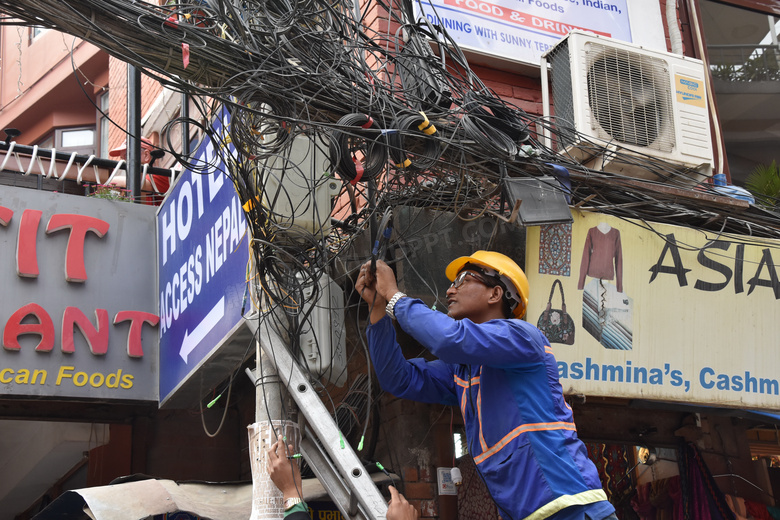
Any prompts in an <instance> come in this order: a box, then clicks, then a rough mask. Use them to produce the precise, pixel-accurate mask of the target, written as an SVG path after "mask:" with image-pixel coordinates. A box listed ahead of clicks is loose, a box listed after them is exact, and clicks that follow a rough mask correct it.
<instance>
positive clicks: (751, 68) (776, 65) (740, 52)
mask: <svg viewBox="0 0 780 520" xmlns="http://www.w3.org/2000/svg"><path fill="white" fill-rule="evenodd" d="M707 52H708V54H709V60H710V70H711V71H712V76H713V77H714V78H715V79H721V80H725V81H744V82H748V81H778V80H780V49H778V47H777V46H776V45H709V46H707Z"/></svg>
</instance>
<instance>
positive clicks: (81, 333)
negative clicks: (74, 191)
mask: <svg viewBox="0 0 780 520" xmlns="http://www.w3.org/2000/svg"><path fill="white" fill-rule="evenodd" d="M153 234H154V208H153V207H151V206H143V205H138V204H131V203H128V202H120V201H108V200H101V199H96V198H90V197H78V196H73V195H66V194H62V193H52V192H42V191H37V190H30V189H22V188H13V187H3V189H2V190H0V262H2V264H1V265H2V268H1V269H0V279H2V288H3V291H2V292H3V298H2V301H0V326H2V343H3V350H2V352H1V353H0V394H2V395H13V396H36V397H57V398H63V397H72V398H79V399H101V400H105V399H109V400H113V399H120V400H148V401H156V400H157V390H156V386H155V384H154V383H155V382H156V380H157V338H156V332H157V331H156V327H157V323H158V317H157V313H156V312H155V283H154V282H155V280H154V240H152V239H151V237H152V236H153Z"/></svg>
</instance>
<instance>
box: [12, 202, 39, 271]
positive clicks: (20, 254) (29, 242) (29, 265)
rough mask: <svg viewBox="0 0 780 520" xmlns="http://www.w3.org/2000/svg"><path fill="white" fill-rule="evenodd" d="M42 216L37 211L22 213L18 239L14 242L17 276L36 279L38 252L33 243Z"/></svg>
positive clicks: (36, 237) (28, 210)
mask: <svg viewBox="0 0 780 520" xmlns="http://www.w3.org/2000/svg"><path fill="white" fill-rule="evenodd" d="M42 214H43V212H42V211H38V210H37V209H26V210H24V213H22V223H21V224H19V238H18V239H17V241H16V272H17V274H19V276H26V277H29V278H37V277H38V250H37V248H36V245H35V243H36V241H37V239H38V224H39V223H40V222H41V215H42Z"/></svg>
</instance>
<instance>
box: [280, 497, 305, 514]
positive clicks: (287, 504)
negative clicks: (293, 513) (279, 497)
mask: <svg viewBox="0 0 780 520" xmlns="http://www.w3.org/2000/svg"><path fill="white" fill-rule="evenodd" d="M301 502H303V500H301V498H300V497H293V498H286V499H285V500H284V510H285V511H288V510H290V509H292V508H293V507H295V506H296V505H298V504H300V503H301Z"/></svg>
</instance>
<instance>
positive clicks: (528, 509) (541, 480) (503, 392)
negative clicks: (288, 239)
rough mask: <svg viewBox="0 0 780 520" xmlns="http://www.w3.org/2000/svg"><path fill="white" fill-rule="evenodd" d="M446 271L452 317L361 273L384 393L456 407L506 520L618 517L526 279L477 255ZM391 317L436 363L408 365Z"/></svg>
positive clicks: (378, 274) (381, 270)
mask: <svg viewBox="0 0 780 520" xmlns="http://www.w3.org/2000/svg"><path fill="white" fill-rule="evenodd" d="M445 273H446V275H447V278H448V279H449V280H451V281H452V285H451V286H450V288H449V289H448V290H447V304H448V307H447V310H448V314H447V315H445V314H443V313H441V312H439V311H435V310H431V309H429V308H428V307H427V306H426V305H425V304H424V303H423V302H422V301H421V300H418V299H415V298H410V297H407V296H406V295H405V294H404V293H402V292H400V291H399V290H398V285H397V283H396V279H395V275H394V273H393V271H392V269H391V268H390V267H389V266H388V265H387V264H386V263H384V262H381V261H377V262H376V269H375V271H374V269H372V265H371V262H368V263H366V264H365V265H363V266H362V267H361V270H360V274H359V276H358V279H357V281H356V283H355V288H356V290H357V291H358V292H359V293H360V294H361V296H362V298H363V299H364V300H365V301H366V302H367V303H368V304H369V307H370V309H371V310H370V318H369V320H370V325H369V327H368V329H367V332H366V334H367V336H368V341H369V348H370V353H371V359H372V361H373V364H374V368H375V370H376V373H377V377H378V379H379V383H380V384H381V386H382V388H383V389H384V390H385V391H387V392H389V393H391V394H393V395H395V396H396V397H402V398H407V399H413V400H416V401H422V402H427V403H443V404H448V405H453V406H458V407H459V408H460V410H461V413H462V414H463V417H464V421H465V426H466V438H467V441H468V446H469V454H470V455H471V456H472V457H473V458H474V462H475V463H476V467H477V469H478V470H479V473H480V475H481V476H482V478H483V480H484V482H485V484H486V485H487V488H488V490H489V491H490V494H491V495H492V497H493V500H494V501H495V503H496V505H497V506H498V511H499V514H500V515H501V517H502V518H503V519H504V520H510V519H512V520H521V519H528V520H542V519H552V520H586V519H592V520H602V519H614V520H617V517H616V516H615V515H614V512H615V509H614V507H613V506H612V504H610V503H609V501H608V500H607V496H606V494H605V493H604V490H603V489H602V486H601V482H600V480H599V476H598V472H597V470H596V467H595V465H594V464H593V462H591V461H590V459H589V458H588V455H587V449H586V448H585V445H584V444H583V443H582V441H580V439H579V438H578V437H577V432H576V427H575V425H574V420H573V417H572V411H571V408H570V407H569V405H568V403H566V401H565V400H564V398H563V390H562V388H561V385H560V382H559V380H558V367H557V364H556V362H555V358H554V356H553V351H552V349H551V348H550V342H549V341H548V340H547V338H545V337H544V334H542V332H541V331H540V330H539V329H537V328H536V327H534V326H533V325H531V324H530V323H528V322H526V321H523V320H522V319H521V318H522V317H523V316H524V315H525V311H526V306H527V304H528V288H529V287H528V279H527V278H526V276H525V273H524V272H523V270H522V269H521V268H520V267H519V266H518V265H517V264H516V263H515V262H514V261H513V260H512V259H510V258H509V257H507V256H505V255H502V254H500V253H496V252H493V251H477V252H475V253H474V254H472V255H471V256H464V257H460V258H457V259H456V260H454V261H452V262H451V263H450V264H449V265H448V266H447V268H446V271H445ZM392 320H396V321H397V323H398V325H399V326H400V327H401V329H403V330H404V331H405V332H406V333H408V334H409V335H410V336H412V337H413V338H414V339H415V340H417V341H418V342H419V343H420V344H421V345H423V346H424V347H425V348H426V349H428V350H429V351H430V352H431V353H433V354H434V355H435V356H436V357H437V358H438V359H437V360H434V361H426V360H424V359H421V358H416V359H410V360H407V359H405V358H404V356H403V353H402V352H401V349H400V347H399V345H398V343H397V341H396V332H395V327H394V325H393V321H392Z"/></svg>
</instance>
